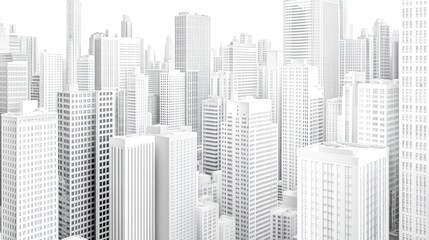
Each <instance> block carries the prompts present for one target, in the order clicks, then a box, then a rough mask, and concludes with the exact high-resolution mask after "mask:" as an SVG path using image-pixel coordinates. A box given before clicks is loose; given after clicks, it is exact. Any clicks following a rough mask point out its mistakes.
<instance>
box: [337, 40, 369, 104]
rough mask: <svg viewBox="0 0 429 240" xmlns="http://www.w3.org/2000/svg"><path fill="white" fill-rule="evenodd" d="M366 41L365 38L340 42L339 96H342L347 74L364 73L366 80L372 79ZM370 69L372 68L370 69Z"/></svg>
mask: <svg viewBox="0 0 429 240" xmlns="http://www.w3.org/2000/svg"><path fill="white" fill-rule="evenodd" d="M367 43H368V40H367V39H366V38H357V39H342V40H340V85H339V88H340V89H339V91H340V93H339V96H343V86H344V79H345V76H346V74H348V73H349V72H365V73H366V78H367V79H372V76H370V74H371V73H372V72H371V71H370V66H369V65H372V62H368V60H369V58H368V56H367V48H368V44H367ZM371 68H372V67H371Z"/></svg>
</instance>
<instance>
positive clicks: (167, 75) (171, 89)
mask: <svg viewBox="0 0 429 240" xmlns="http://www.w3.org/2000/svg"><path fill="white" fill-rule="evenodd" d="M159 85H160V96H159V100H160V104H159V106H160V122H161V124H162V125H166V126H168V127H169V128H180V127H182V126H185V122H186V110H185V106H186V94H185V88H186V76H185V73H182V72H180V71H178V70H173V71H169V72H161V73H160V84H159Z"/></svg>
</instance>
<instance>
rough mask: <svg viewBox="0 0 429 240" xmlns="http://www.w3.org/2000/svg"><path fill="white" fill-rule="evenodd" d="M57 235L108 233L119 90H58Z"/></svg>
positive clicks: (101, 236) (99, 235)
mask: <svg viewBox="0 0 429 240" xmlns="http://www.w3.org/2000/svg"><path fill="white" fill-rule="evenodd" d="M58 114H59V116H58V118H59V120H58V129H59V133H58V146H59V152H58V164H59V168H58V169H59V206H60V208H59V209H60V211H59V235H60V238H65V237H68V236H73V235H79V236H82V237H85V238H88V239H94V238H96V239H106V238H109V227H110V226H109V207H110V203H109V194H110V193H109V172H110V170H109V169H110V166H109V163H110V161H109V157H110V154H109V151H110V148H109V143H110V138H111V137H113V135H114V126H115V117H114V116H115V93H114V92H113V91H89V92H88V91H86V92H85V91H73V92H68V91H67V92H60V93H59V94H58Z"/></svg>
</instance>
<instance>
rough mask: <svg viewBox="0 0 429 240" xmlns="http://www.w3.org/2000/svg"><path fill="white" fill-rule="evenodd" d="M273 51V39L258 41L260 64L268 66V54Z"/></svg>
mask: <svg viewBox="0 0 429 240" xmlns="http://www.w3.org/2000/svg"><path fill="white" fill-rule="evenodd" d="M269 51H271V41H270V40H268V39H262V40H259V41H258V65H259V66H267V55H268V52H269Z"/></svg>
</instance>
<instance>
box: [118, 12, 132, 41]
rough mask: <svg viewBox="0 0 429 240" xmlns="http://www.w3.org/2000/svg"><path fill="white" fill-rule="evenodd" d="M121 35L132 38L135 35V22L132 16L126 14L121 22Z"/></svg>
mask: <svg viewBox="0 0 429 240" xmlns="http://www.w3.org/2000/svg"><path fill="white" fill-rule="evenodd" d="M121 37H123V38H132V37H133V23H132V22H131V17H130V16H128V15H124V16H123V18H122V22H121Z"/></svg>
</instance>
